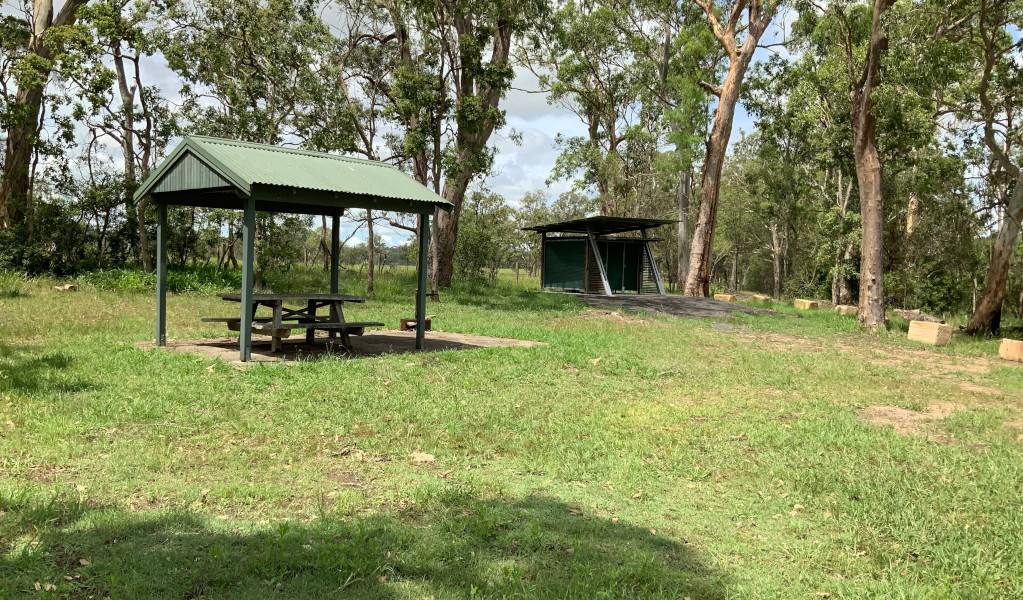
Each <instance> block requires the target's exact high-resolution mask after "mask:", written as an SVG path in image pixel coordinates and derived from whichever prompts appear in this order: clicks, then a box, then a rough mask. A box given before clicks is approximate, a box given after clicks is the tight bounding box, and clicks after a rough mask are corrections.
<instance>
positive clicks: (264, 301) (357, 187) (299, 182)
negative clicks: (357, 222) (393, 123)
mask: <svg viewBox="0 0 1023 600" xmlns="http://www.w3.org/2000/svg"><path fill="white" fill-rule="evenodd" d="M147 194H148V195H149V197H150V199H151V202H153V203H155V205H156V209H157V226H156V257H155V258H156V345H157V346H166V344H167V207H169V206H192V207H201V208H220V209H233V210H241V211H243V212H244V217H243V219H242V289H241V293H240V294H222V295H221V297H222V298H223V299H224V300H227V301H230V302H232V303H238V304H239V305H240V311H239V316H238V317H230V318H211V319H205V320H207V321H225V322H227V323H228V326H229V327H230V328H231V329H237V331H238V332H239V349H240V354H241V360H242V361H248V360H249V357H250V356H251V353H252V333H253V331H255V332H256V333H264V334H268V335H271V336H272V337H273V339H274V344H275V346H276V344H277V343H278V341H279V339H280V338H281V337H286V336H287V334H289V333H290V330H292V329H304V330H306V335H307V340H309V341H311V338H312V336H313V333H314V331H315V330H325V331H330V335H331V336H333V335H335V334H340V335H341V336H342V339H343V341H344V343H345V345H346V346H348V335H359V334H361V333H362V331H363V330H364V329H365V328H366V327H370V326H382V325H383V324H382V323H352V322H347V321H345V319H344V317H343V313H342V305H343V304H344V303H345V302H361V301H363V300H364V299H362V298H358V297H354V296H345V295H342V294H338V256H339V254H340V252H339V250H340V237H339V234H340V231H339V230H340V218H341V215H343V214H344V211H345V210H347V209H351V208H356V209H369V210H377V211H393V212H403V213H412V214H418V215H419V220H418V230H419V262H418V266H417V271H418V272H417V275H418V289H417V290H416V297H415V306H416V309H415V310H416V323H417V325H418V324H421V323H424V322H425V318H426V260H427V256H428V254H429V252H428V248H429V235H430V215H431V214H432V213H433V212H434V211H435V210H437V209H441V210H450V209H451V204H450V203H449V202H448V201H447V200H445V199H444V198H442V197H441V196H439V195H438V194H436V193H434V192H433V191H432V190H430V189H429V188H427V187H426V186H424V185H422V184H420V183H419V182H417V181H415V180H414V179H412V178H411V177H409V176H407V175H406V174H405V173H403V172H401V171H400V170H398V169H397V168H395V167H393V166H391V165H388V164H385V163H381V162H377V161H368V160H361V159H356V158H350V157H346V156H339V155H336V154H328V153H325V152H313V151H308V150H297V149H292V148H282V147H278V146H273V145H267V144H255V143H250V142H239V141H235V140H229V139H222V138H214V137H205V136H186V137H185V138H184V139H183V140H182V141H181V142H180V143H179V144H178V145H177V147H176V148H175V149H174V151H173V152H171V153H170V155H168V156H167V158H166V159H164V160H163V162H162V163H161V164H160V165H159V166H158V167H157V168H156V169H155V170H154V171H153V172H152V174H151V175H150V176H149V177H148V178H147V179H146V180H145V181H144V182H143V183H142V185H141V186H140V187H139V188H138V190H137V191H136V192H135V199H136V200H138V199H141V198H142V197H144V196H145V195H147ZM257 211H266V212H276V213H294V214H306V215H326V216H329V217H330V218H331V223H332V225H331V257H330V263H331V264H330V293H329V294H304V295H300V294H258V295H257V294H255V293H254V290H253V285H254V278H253V264H254V262H255V229H256V212H257ZM286 301H288V302H292V301H299V302H305V304H306V305H305V307H304V308H288V307H285V306H284V302H286ZM232 305H233V304H232ZM259 306H268V307H270V308H271V309H272V310H273V316H271V317H261V318H256V317H255V316H254V315H255V312H256V309H257V307H259ZM318 308H328V309H329V314H327V315H317V313H316V311H317V309H318ZM425 329H426V328H425V327H419V326H417V327H416V349H422V348H423V342H424V335H425Z"/></svg>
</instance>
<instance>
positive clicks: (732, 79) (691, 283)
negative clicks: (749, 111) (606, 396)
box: [685, 0, 780, 296]
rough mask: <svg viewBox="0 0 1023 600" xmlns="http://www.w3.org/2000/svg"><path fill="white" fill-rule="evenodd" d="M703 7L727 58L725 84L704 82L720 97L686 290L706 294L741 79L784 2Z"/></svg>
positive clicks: (744, 0) (702, 2)
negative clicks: (723, 172) (726, 159)
mask: <svg viewBox="0 0 1023 600" xmlns="http://www.w3.org/2000/svg"><path fill="white" fill-rule="evenodd" d="M693 1H694V2H695V3H696V4H697V6H699V7H700V8H701V9H703V12H704V14H705V15H706V18H707V24H708V26H709V27H710V31H711V32H712V33H713V34H714V38H715V39H716V40H717V42H718V45H719V46H720V47H721V50H722V52H723V53H724V57H725V59H726V60H727V61H728V68H727V70H726V71H725V74H724V79H723V81H722V82H721V84H720V85H715V84H714V83H711V82H707V81H703V82H701V86H702V87H703V88H704V89H705V90H706V91H707V92H708V93H709V94H711V95H712V96H713V97H715V98H716V99H717V108H716V109H715V112H714V124H713V126H712V127H711V131H710V136H709V137H708V138H707V150H706V153H705V154H704V158H703V173H702V175H701V180H700V206H699V210H698V212H697V217H696V226H695V227H694V230H693V244H692V251H691V253H690V266H689V276H688V277H687V279H686V286H685V294H686V295H688V296H707V295H708V294H709V293H710V276H711V266H712V263H711V260H712V255H713V248H714V226H715V223H716V220H717V204H718V191H719V187H720V184H721V169H722V168H723V166H724V162H725V154H726V153H727V152H728V140H729V138H730V136H731V134H732V121H733V119H734V118H735V106H736V104H737V103H738V101H739V93H740V91H741V89H742V81H743V78H744V77H745V76H746V71H747V70H748V69H749V66H750V63H751V62H752V60H753V53H754V52H755V51H756V49H757V45H758V44H759V43H760V38H761V37H762V36H763V35H764V33H765V32H766V31H767V27H768V25H770V23H771V19H772V18H773V17H774V13H775V12H776V11H777V9H778V6H779V4H780V0H737V1H735V2H718V1H716V0H693Z"/></svg>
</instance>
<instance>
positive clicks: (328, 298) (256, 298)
mask: <svg viewBox="0 0 1023 600" xmlns="http://www.w3.org/2000/svg"><path fill="white" fill-rule="evenodd" d="M217 295H218V296H220V297H221V298H223V299H224V300H230V301H232V302H241V301H242V295H241V294H233V293H232V294H217ZM278 300H280V301H285V300H319V301H323V302H358V303H362V302H365V301H366V299H365V298H363V297H361V296H349V295H348V294H252V301H253V302H274V301H278Z"/></svg>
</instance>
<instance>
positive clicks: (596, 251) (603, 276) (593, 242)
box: [586, 225, 614, 296]
mask: <svg viewBox="0 0 1023 600" xmlns="http://www.w3.org/2000/svg"><path fill="white" fill-rule="evenodd" d="M586 237H587V238H588V239H589V240H590V247H591V248H593V257H594V258H596V259H597V269H598V270H599V271H600V281H601V282H602V283H603V284H604V295H605V296H613V295H614V294H613V293H612V292H611V283H610V282H609V281H608V280H607V271H606V270H604V259H603V258H602V257H601V256H600V247H599V246H597V238H596V237H594V235H593V230H592V229H590V226H589V225H587V226H586Z"/></svg>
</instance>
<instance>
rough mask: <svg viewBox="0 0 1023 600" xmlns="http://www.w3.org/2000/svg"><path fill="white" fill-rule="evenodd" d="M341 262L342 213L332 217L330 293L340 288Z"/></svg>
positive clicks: (335, 213) (336, 213)
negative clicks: (339, 267) (339, 272)
mask: <svg viewBox="0 0 1023 600" xmlns="http://www.w3.org/2000/svg"><path fill="white" fill-rule="evenodd" d="M340 263H341V213H340V212H337V211H335V212H334V214H333V215H331V217H330V293H331V294H336V293H337V290H338V265H339V264H340Z"/></svg>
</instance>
